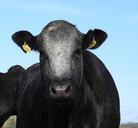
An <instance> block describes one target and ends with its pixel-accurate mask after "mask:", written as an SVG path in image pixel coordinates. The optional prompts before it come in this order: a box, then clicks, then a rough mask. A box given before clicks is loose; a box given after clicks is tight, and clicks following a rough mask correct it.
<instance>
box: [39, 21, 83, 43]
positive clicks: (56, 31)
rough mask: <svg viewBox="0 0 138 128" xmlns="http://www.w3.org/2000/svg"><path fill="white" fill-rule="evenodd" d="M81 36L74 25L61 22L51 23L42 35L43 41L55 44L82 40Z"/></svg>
mask: <svg viewBox="0 0 138 128" xmlns="http://www.w3.org/2000/svg"><path fill="white" fill-rule="evenodd" d="M80 35H81V34H80V32H79V31H78V30H77V28H76V27H75V26H74V25H72V24H70V23H69V22H66V21H61V20H60V21H53V22H50V23H49V24H48V25H46V27H44V29H43V30H42V32H41V34H40V36H41V40H43V41H44V40H53V41H54V42H57V41H61V40H64V41H65V40H71V39H73V38H80ZM43 41H42V42H43Z"/></svg>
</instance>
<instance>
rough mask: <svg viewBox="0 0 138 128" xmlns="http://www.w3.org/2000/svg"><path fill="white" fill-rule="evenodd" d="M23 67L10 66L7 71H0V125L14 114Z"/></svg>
mask: <svg viewBox="0 0 138 128" xmlns="http://www.w3.org/2000/svg"><path fill="white" fill-rule="evenodd" d="M24 71H25V69H24V68H23V67H21V66H19V65H16V66H12V67H11V68H10V69H9V70H8V72H7V73H0V127H2V125H3V124H4V122H5V121H6V120H7V119H8V118H9V117H10V116H11V115H16V102H17V99H18V90H19V88H20V87H19V85H20V84H19V81H20V80H21V77H22V76H23V73H24Z"/></svg>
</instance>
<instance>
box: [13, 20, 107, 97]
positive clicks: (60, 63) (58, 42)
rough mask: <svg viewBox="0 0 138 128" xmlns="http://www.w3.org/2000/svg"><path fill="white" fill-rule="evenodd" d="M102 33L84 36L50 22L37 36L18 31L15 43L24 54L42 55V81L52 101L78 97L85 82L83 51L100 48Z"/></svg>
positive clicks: (69, 27) (64, 26)
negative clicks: (34, 53) (37, 53)
mask: <svg viewBox="0 0 138 128" xmlns="http://www.w3.org/2000/svg"><path fill="white" fill-rule="evenodd" d="M106 37H107V34H106V33H105V32H103V31H102V30H98V29H95V30H94V31H92V30H89V31H88V33H87V34H82V33H81V32H79V31H78V30H77V28H76V27H75V26H74V25H72V24H70V23H68V22H66V21H61V20H59V21H53V22H50V23H49V24H48V25H47V26H46V27H45V28H44V29H43V30H42V32H41V33H40V34H39V35H38V36H33V35H32V34H31V33H30V32H28V31H19V32H17V33H15V34H14V35H13V36H12V39H13V40H14V41H15V42H16V43H17V45H19V46H20V47H21V49H22V50H23V51H24V52H27V51H30V50H31V49H33V50H37V51H39V53H40V65H41V73H42V78H43V80H44V84H45V85H46V86H45V87H46V89H47V90H48V91H49V92H50V93H49V94H50V96H51V97H53V98H70V97H73V96H75V95H77V94H78V92H79V91H78V90H79V89H80V87H81V83H82V80H83V50H85V49H86V48H91V49H94V48H97V47H98V46H100V45H101V44H102V42H103V41H104V40H105V39H106Z"/></svg>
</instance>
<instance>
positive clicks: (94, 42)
mask: <svg viewBox="0 0 138 128" xmlns="http://www.w3.org/2000/svg"><path fill="white" fill-rule="evenodd" d="M95 45H96V40H95V37H93V40H92V42H91V43H90V44H89V47H88V48H92V47H94V46H95Z"/></svg>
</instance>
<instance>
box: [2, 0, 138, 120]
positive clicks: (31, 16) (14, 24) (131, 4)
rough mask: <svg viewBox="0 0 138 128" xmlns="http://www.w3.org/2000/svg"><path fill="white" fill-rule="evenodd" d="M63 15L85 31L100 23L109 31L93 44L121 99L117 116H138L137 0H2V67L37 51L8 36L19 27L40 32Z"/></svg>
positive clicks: (26, 60)
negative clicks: (21, 46)
mask: <svg viewBox="0 0 138 128" xmlns="http://www.w3.org/2000/svg"><path fill="white" fill-rule="evenodd" d="M57 19H63V20H67V21H69V22H71V23H73V24H75V25H77V27H78V29H79V30H80V31H81V32H83V33H86V32H87V31H88V30H89V29H94V28H99V29H102V30H104V31H106V32H107V33H108V39H107V40H106V41H105V43H104V44H103V45H102V46H101V47H100V48H98V49H97V50H93V51H92V52H93V53H95V54H96V55H97V56H98V57H99V58H100V59H101V60H102V61H103V62H104V63H105V65H106V66H107V68H108V69H109V71H110V72H111V74H112V75H113V78H114V80H115V83H116V85H117V88H118V91H119V94H120V101H121V116H122V117H121V118H122V119H121V122H138V100H137V99H138V85H137V83H138V68H137V66H138V1H137V0H131V1H128V0H116V1H111V0H104V1H100V0H97V1H93V0H85V1H84V0H76V1H75V0H69V1H67V0H60V1H59V0H39V1H34V0H20V1H19V0H12V1H11V0H4V1H1V2H0V71H1V72H6V71H7V69H8V68H9V67H10V66H12V65H15V64H19V65H22V66H23V67H25V68H27V67H29V66H30V65H32V64H34V63H36V62H38V61H39V55H38V53H34V52H31V53H29V54H24V53H23V52H22V51H21V50H20V49H19V48H18V47H17V46H16V45H15V44H14V43H13V42H12V40H11V35H12V34H13V33H14V32H16V31H19V30H29V31H30V32H32V34H34V35H36V34H39V33H40V31H41V30H42V28H43V27H44V26H45V25H46V24H47V23H48V22H50V21H52V20H57Z"/></svg>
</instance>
